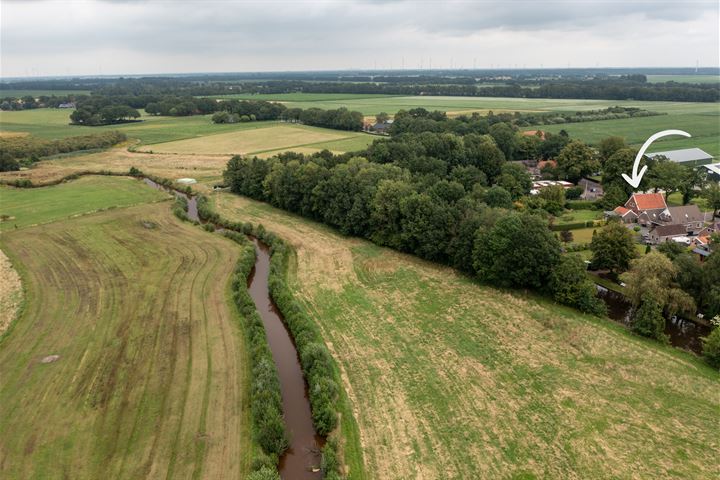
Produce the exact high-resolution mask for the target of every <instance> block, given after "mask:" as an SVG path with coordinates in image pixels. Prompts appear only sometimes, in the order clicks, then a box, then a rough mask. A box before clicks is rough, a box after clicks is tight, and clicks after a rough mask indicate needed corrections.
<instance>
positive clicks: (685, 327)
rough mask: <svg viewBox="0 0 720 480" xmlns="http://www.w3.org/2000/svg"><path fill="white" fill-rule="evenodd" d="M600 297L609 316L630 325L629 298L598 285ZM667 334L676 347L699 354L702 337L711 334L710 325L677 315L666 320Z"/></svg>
mask: <svg viewBox="0 0 720 480" xmlns="http://www.w3.org/2000/svg"><path fill="white" fill-rule="evenodd" d="M596 287H597V290H598V297H600V298H601V299H602V300H603V301H604V302H605V305H607V309H608V316H609V317H610V318H611V319H613V320H615V321H616V322H618V323H622V324H623V325H626V326H628V327H629V326H630V320H631V318H630V316H631V314H632V305H631V304H630V302H629V301H628V300H627V298H626V297H625V296H624V295H622V294H620V293H617V292H613V291H612V290H608V289H607V288H605V287H603V286H600V285H596ZM665 335H667V336H668V338H669V340H670V344H671V345H672V346H674V347H678V348H682V349H685V350H690V351H692V352H695V353H697V354H700V353H702V340H700V338H701V337H705V336H707V335H710V327H709V326H706V325H701V324H699V323H696V322H693V321H692V320H686V319H683V318H680V317H676V318H675V319H672V320H666V321H665Z"/></svg>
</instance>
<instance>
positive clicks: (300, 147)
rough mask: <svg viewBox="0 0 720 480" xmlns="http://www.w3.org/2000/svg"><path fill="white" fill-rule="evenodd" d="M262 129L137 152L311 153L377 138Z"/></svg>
mask: <svg viewBox="0 0 720 480" xmlns="http://www.w3.org/2000/svg"><path fill="white" fill-rule="evenodd" d="M265 127H266V128H256V129H252V130H241V131H236V132H227V133H220V134H216V135H208V136H204V137H198V138H192V139H186V140H177V141H173V142H165V143H158V144H152V145H147V146H144V147H141V148H140V150H141V151H148V152H155V153H178V154H209V155H223V154H225V155H228V154H243V155H251V154H261V153H267V154H276V153H280V152H283V151H290V150H292V151H302V152H303V153H312V152H313V151H320V150H322V149H328V150H331V151H334V152H340V153H344V152H346V151H349V150H350V149H352V150H362V149H364V148H366V147H367V146H368V145H369V144H371V143H372V142H373V141H374V140H376V139H377V137H375V136H372V135H368V134H366V133H360V132H347V131H341V130H330V129H326V128H318V127H309V126H306V125H293V124H288V123H279V124H278V123H275V124H269V125H268V124H267V123H266V124H265Z"/></svg>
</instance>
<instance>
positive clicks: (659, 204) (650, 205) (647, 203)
mask: <svg viewBox="0 0 720 480" xmlns="http://www.w3.org/2000/svg"><path fill="white" fill-rule="evenodd" d="M633 197H634V198H635V204H636V205H637V208H638V210H655V209H658V208H667V205H666V204H665V197H663V195H662V193H633Z"/></svg>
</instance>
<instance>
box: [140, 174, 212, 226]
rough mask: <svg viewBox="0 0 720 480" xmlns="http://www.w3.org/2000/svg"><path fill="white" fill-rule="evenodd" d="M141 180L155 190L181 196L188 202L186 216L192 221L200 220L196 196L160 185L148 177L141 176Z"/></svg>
mask: <svg viewBox="0 0 720 480" xmlns="http://www.w3.org/2000/svg"><path fill="white" fill-rule="evenodd" d="M143 181H144V182H145V183H146V184H148V185H150V186H151V187H152V188H154V189H156V190H162V191H163V192H168V193H172V194H173V195H175V196H176V197H183V198H184V199H185V200H187V202H188V209H187V216H188V218H189V219H190V220H192V221H194V222H199V221H200V216H199V215H198V209H197V198H195V197H193V196H190V195H188V194H186V193H183V192H178V191H177V190H175V189H173V188H169V187H165V186H163V185H160V184H159V183H157V182H153V181H152V180H150V179H149V178H143Z"/></svg>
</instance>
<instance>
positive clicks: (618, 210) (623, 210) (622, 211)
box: [615, 207, 630, 215]
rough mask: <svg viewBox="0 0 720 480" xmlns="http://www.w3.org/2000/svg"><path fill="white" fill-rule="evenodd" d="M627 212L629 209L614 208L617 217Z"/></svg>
mask: <svg viewBox="0 0 720 480" xmlns="http://www.w3.org/2000/svg"><path fill="white" fill-rule="evenodd" d="M629 211H630V209H628V208H625V207H615V213H617V214H619V215H625V214H626V213H627V212H629Z"/></svg>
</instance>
